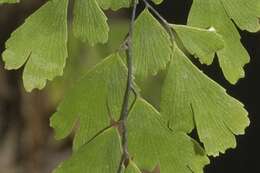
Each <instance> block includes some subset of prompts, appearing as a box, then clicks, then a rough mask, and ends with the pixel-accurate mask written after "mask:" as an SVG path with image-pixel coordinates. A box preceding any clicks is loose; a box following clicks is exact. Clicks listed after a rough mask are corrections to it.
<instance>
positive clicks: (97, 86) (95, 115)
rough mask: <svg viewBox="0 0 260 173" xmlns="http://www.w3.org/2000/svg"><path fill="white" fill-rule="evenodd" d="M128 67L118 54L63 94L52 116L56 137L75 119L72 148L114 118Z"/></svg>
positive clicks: (71, 126)
mask: <svg viewBox="0 0 260 173" xmlns="http://www.w3.org/2000/svg"><path fill="white" fill-rule="evenodd" d="M126 77H127V70H126V67H125V66H124V64H123V62H122V61H121V59H120V57H119V55H117V54H114V55H111V56H110V57H108V58H106V59H105V60H103V61H102V62H101V63H99V64H98V65H97V66H96V67H95V68H94V69H92V70H91V71H90V72H89V73H87V75H86V76H85V77H84V78H82V79H81V80H80V81H79V82H78V83H77V84H76V85H75V87H73V88H72V89H71V90H70V91H68V94H67V95H66V96H65V99H64V100H63V101H62V103H61V104H60V105H59V107H58V111H57V112H56V113H55V114H54V115H53V117H52V118H51V126H52V127H53V128H54V129H55V132H56V138H58V139H61V138H64V137H66V136H67V135H68V134H69V133H70V132H71V130H72V128H73V127H74V126H75V123H76V121H78V124H79V128H77V130H76V136H75V139H74V146H73V147H74V150H77V149H78V148H79V147H80V146H82V145H83V144H84V143H86V142H87V141H89V140H90V139H91V138H92V137H93V136H94V135H95V134H97V133H98V132H99V131H100V130H101V129H104V128H105V127H107V126H109V125H110V124H111V120H112V119H113V120H117V119H118V118H119V114H120V111H121V105H122V102H123V95H124V90H125V86H126Z"/></svg>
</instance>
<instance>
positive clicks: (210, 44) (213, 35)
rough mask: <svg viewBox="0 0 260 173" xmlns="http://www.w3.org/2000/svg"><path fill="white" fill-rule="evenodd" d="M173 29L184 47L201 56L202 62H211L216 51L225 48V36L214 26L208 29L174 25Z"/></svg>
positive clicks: (196, 55) (198, 56)
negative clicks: (218, 32)
mask: <svg viewBox="0 0 260 173" xmlns="http://www.w3.org/2000/svg"><path fill="white" fill-rule="evenodd" d="M173 29H174V30H175V31H176V33H177V34H178V36H179V37H180V39H181V41H182V43H183V45H184V47H185V48H186V49H187V50H188V51H189V52H190V54H192V55H194V56H195V57H197V58H199V60H200V62H201V63H205V64H208V65H209V64H211V63H212V62H213V59H214V56H215V53H216V52H217V51H218V50H221V49H223V48H224V41H223V38H222V37H221V35H219V34H217V32H216V31H215V30H214V28H211V29H208V30H206V29H199V28H195V27H190V26H186V25H173Z"/></svg>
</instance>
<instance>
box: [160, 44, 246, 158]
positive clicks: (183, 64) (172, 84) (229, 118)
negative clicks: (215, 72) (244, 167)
mask: <svg viewBox="0 0 260 173" xmlns="http://www.w3.org/2000/svg"><path fill="white" fill-rule="evenodd" d="M161 111H162V115H163V116H165V117H167V118H168V119H169V125H170V127H171V128H172V129H173V130H174V131H179V130H181V131H184V132H191V130H192V129H193V128H194V126H195V127H196V128H197V131H198V135H199V138H200V140H201V141H202V142H203V144H204V146H205V149H206V152H207V154H209V155H214V156H217V155H218V154H219V152H221V153H224V152H225V150H226V149H228V148H234V147H235V146H236V140H235V135H239V134H244V130H245V128H246V127H247V126H248V125H249V119H248V117H247V111H246V110H245V109H244V108H243V105H242V103H240V102H239V101H237V100H236V99H234V98H232V97H231V96H229V95H228V94H227V93H226V91H225V89H223V88H222V87H221V86H220V85H218V84H217V83H215V82H214V81H213V80H211V79H210V78H208V77H207V76H206V75H204V74H203V73H202V72H201V71H200V70H199V69H197V68H196V66H194V65H193V64H192V63H191V62H190V60H189V59H188V58H187V57H185V55H184V54H183V53H182V52H181V51H180V50H179V49H178V48H176V50H175V52H174V56H173V59H172V61H171V64H170V66H169V69H168V74H167V77H166V80H165V83H164V86H163V89H162V101H161Z"/></svg>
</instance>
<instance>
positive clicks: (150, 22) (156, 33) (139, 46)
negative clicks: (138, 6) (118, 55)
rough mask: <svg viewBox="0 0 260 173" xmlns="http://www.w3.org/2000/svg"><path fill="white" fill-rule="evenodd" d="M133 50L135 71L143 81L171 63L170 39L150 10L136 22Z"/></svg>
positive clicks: (143, 13)
mask: <svg viewBox="0 0 260 173" xmlns="http://www.w3.org/2000/svg"><path fill="white" fill-rule="evenodd" d="M133 50H134V52H133V54H134V55H133V56H134V57H135V58H134V62H133V63H134V70H135V73H136V75H137V76H140V77H141V78H142V79H143V78H145V77H147V76H148V75H155V74H156V73H157V72H158V71H159V70H161V69H164V68H165V67H166V64H167V62H169V61H170V56H171V42H170V37H169V35H168V34H167V32H166V31H165V30H164V28H163V27H162V26H161V25H160V23H159V22H158V21H157V20H156V19H155V18H154V17H153V16H152V14H151V13H150V12H149V11H148V9H146V10H144V11H143V12H142V14H140V16H139V17H138V18H137V20H136V23H135V30H134V36H133ZM162 50H163V51H162Z"/></svg>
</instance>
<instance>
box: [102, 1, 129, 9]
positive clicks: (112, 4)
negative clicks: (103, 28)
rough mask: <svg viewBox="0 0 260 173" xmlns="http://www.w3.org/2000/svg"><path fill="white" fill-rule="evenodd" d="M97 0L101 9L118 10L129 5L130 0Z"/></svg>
mask: <svg viewBox="0 0 260 173" xmlns="http://www.w3.org/2000/svg"><path fill="white" fill-rule="evenodd" d="M97 2H98V4H99V5H100V6H101V7H102V8H103V9H109V8H111V9H112V10H118V9H120V8H124V7H129V6H130V5H131V0H97Z"/></svg>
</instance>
